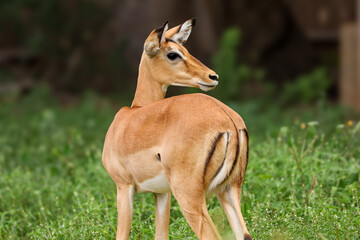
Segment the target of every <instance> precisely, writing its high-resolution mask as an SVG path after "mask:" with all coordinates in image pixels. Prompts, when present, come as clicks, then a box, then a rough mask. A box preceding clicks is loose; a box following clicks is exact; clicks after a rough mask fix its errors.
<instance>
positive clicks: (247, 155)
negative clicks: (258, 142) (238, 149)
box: [240, 128, 249, 172]
mask: <svg viewBox="0 0 360 240" xmlns="http://www.w3.org/2000/svg"><path fill="white" fill-rule="evenodd" d="M241 130H242V131H244V133H245V137H246V145H247V148H246V164H245V171H246V169H247V165H248V162H249V134H248V131H247V130H246V128H244V129H241ZM241 130H240V131H241ZM245 171H244V172H245Z"/></svg>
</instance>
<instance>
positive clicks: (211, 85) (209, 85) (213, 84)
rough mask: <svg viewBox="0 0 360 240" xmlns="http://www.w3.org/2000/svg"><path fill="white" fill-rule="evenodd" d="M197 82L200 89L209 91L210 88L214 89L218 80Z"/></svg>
mask: <svg viewBox="0 0 360 240" xmlns="http://www.w3.org/2000/svg"><path fill="white" fill-rule="evenodd" d="M197 84H198V85H199V87H200V89H201V90H203V91H209V90H211V89H214V88H215V87H216V86H217V85H218V84H219V82H218V81H213V83H211V84H208V83H203V82H197Z"/></svg>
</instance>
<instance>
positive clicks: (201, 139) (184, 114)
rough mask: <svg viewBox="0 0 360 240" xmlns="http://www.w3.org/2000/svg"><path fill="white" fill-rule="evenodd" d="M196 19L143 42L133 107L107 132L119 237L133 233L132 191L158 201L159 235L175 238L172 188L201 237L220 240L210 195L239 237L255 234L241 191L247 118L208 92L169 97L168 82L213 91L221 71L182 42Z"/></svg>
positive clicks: (105, 162)
mask: <svg viewBox="0 0 360 240" xmlns="http://www.w3.org/2000/svg"><path fill="white" fill-rule="evenodd" d="M194 25H195V19H191V20H188V21H186V22H185V23H183V24H181V25H178V26H176V27H174V28H172V29H169V30H168V24H167V23H165V25H164V26H163V27H160V28H157V29H155V30H153V31H152V32H151V33H150V35H149V36H148V38H147V39H146V41H145V44H144V51H143V54H142V57H141V62H140V66H139V75H138V82H137V87H136V93H135V97H134V100H133V102H132V105H131V107H123V108H121V109H120V111H119V112H118V113H117V114H116V116H115V118H114V120H113V122H112V124H111V126H110V128H109V130H108V132H107V135H106V139H105V143H104V149H103V157H102V161H103V165H104V167H105V169H106V170H107V172H108V173H109V174H110V176H111V178H112V179H113V180H114V182H115V183H116V187H117V208H118V226H117V233H116V239H128V237H129V234H130V226H131V217H132V211H133V195H134V194H135V193H140V192H152V193H154V195H155V199H156V207H155V209H156V211H155V226H156V230H155V239H168V229H169V218H170V192H172V193H173V195H174V197H175V199H176V200H177V202H178V203H179V206H180V209H181V211H182V213H183V215H184V217H185V218H186V220H187V222H188V223H189V225H190V227H191V228H192V230H193V231H194V232H195V234H196V235H197V237H198V238H199V239H221V236H220V234H219V232H218V230H217V229H216V227H215V224H214V223H213V221H212V220H211V218H210V216H209V213H208V210H207V207H206V195H209V194H212V193H214V194H216V195H217V197H218V199H219V201H220V203H221V206H222V207H223V209H224V211H225V213H226V215H227V218H228V220H229V223H230V225H231V228H232V229H233V231H234V233H235V236H236V239H245V240H249V239H251V236H250V234H249V232H248V230H247V229H246V226H245V221H244V218H243V216H242V213H241V207H240V194H241V185H242V182H243V180H244V175H245V170H246V166H247V160H248V143H249V141H248V134H247V131H246V127H245V124H244V121H243V120H242V118H241V117H240V116H239V115H238V114H237V113H236V112H234V111H233V110H232V109H231V108H229V107H228V106H226V105H225V104H223V103H222V102H220V101H218V100H216V99H214V98H212V97H210V96H207V95H204V94H186V95H180V96H175V97H170V98H166V99H164V97H165V93H166V91H167V88H168V86H170V85H175V86H188V87H195V88H200V89H202V90H204V91H208V90H211V89H213V88H215V87H216V85H217V84H218V81H217V80H218V75H216V73H215V72H214V71H212V70H210V69H209V68H207V67H206V66H205V65H203V64H202V63H201V62H200V61H199V60H197V59H196V58H194V57H193V56H192V55H190V54H189V52H188V51H187V50H186V48H185V47H184V46H183V44H184V43H185V42H186V40H187V39H188V37H189V35H190V33H191V30H192V28H193V27H194Z"/></svg>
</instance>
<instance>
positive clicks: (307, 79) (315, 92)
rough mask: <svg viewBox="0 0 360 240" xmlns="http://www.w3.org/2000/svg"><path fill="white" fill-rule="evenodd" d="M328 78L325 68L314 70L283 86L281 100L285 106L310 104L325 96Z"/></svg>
mask: <svg viewBox="0 0 360 240" xmlns="http://www.w3.org/2000/svg"><path fill="white" fill-rule="evenodd" d="M329 87H330V78H329V76H328V74H327V71H326V68H325V67H319V68H316V69H314V70H313V71H312V72H311V73H309V74H305V75H302V76H299V77H298V78H296V79H295V81H292V82H287V83H285V85H284V88H283V91H282V94H281V98H282V102H283V103H286V104H294V103H311V102H312V101H314V100H316V99H320V98H324V97H325V96H326V90H327V89H328V88H329Z"/></svg>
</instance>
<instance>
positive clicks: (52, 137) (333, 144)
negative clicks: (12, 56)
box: [0, 90, 360, 239]
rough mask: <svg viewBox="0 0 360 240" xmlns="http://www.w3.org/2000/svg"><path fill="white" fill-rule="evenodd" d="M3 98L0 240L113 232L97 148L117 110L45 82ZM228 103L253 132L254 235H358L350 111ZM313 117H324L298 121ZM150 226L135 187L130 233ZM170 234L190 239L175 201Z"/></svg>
mask: <svg viewBox="0 0 360 240" xmlns="http://www.w3.org/2000/svg"><path fill="white" fill-rule="evenodd" d="M0 106H1V107H0V239H114V238H115V232H116V224H117V223H116V214H117V212H116V201H115V200H116V191H115V184H114V183H113V181H112V180H111V178H110V177H109V175H108V174H107V173H106V171H105V169H104V168H103V166H102V163H101V152H102V144H103V140H104V136H105V133H106V130H107V128H108V126H109V124H110V122H111V120H112V118H113V116H114V114H115V112H116V110H115V109H114V108H112V107H110V104H109V103H107V102H106V101H104V100H102V99H99V98H97V97H94V96H92V95H90V96H88V97H86V98H85V100H83V101H82V102H80V103H78V104H76V105H74V106H71V107H60V106H59V104H57V103H56V101H54V100H52V98H51V97H50V96H49V94H48V93H47V91H43V90H38V91H37V92H35V93H34V94H31V95H29V96H27V97H25V98H23V99H21V100H20V101H15V100H12V99H11V96H10V98H9V97H6V98H2V99H1V102H0ZM232 107H233V108H235V109H236V110H237V111H238V112H239V113H241V114H242V115H243V117H244V119H245V121H246V123H247V126H248V128H249V132H250V162H249V165H248V170H247V173H246V180H245V185H244V187H243V195H242V209H243V214H244V217H245V219H246V222H247V227H248V229H249V231H250V233H251V234H252V236H253V238H254V239H359V237H360V232H359V231H360V230H359V229H360V206H359V199H360V176H359V173H360V148H359V146H360V125H359V123H357V121H355V120H356V119H353V120H354V122H353V125H352V126H348V125H347V123H346V121H345V120H346V119H347V117H345V119H344V116H347V115H346V114H345V115H344V114H343V112H342V110H341V111H338V110H334V109H330V108H323V109H327V110H323V112H322V113H321V116H320V117H319V116H318V115H317V114H315V113H314V112H312V110H306V111H303V112H302V113H297V115H296V112H291V111H287V113H286V114H285V113H284V112H281V111H278V112H276V111H275V112H273V113H265V112H264V113H258V114H257V115H256V116H254V115H255V112H254V111H252V110H251V109H253V107H252V106H251V104H250V105H249V104H248V105H241V104H232ZM279 114H280V119H282V120H277V119H278V118H279ZM276 116H277V117H276ZM326 117H328V118H326ZM321 118H322V120H321ZM309 119H312V120H315V119H316V120H317V119H320V120H321V121H320V122H319V123H318V125H317V124H316V123H309V124H306V125H305V127H304V124H303V125H302V124H301V123H302V122H303V121H308V120H309ZM267 126H268V129H267ZM281 126H283V127H281ZM301 126H302V127H303V128H302V127H301ZM314 176H315V177H316V181H315V185H313V181H314ZM312 188H313V189H312ZM310 192H311V193H310ZM208 206H209V212H210V214H211V216H212V218H213V220H214V222H215V223H216V224H217V226H218V229H219V230H220V232H221V234H222V236H223V237H224V238H226V239H233V235H232V232H231V229H230V228H229V225H228V223H227V220H226V218H225V215H224V213H223V211H222V209H221V207H220V206H219V204H218V202H217V200H216V198H209V200H208ZM154 232H155V229H154V198H153V196H152V194H137V195H135V202H134V215H133V223H132V230H131V239H153V237H154ZM169 235H170V238H172V239H196V238H195V236H194V234H193V232H192V231H191V229H190V228H189V226H188V224H187V223H186V221H185V219H184V218H183V216H182V214H181V212H180V210H179V207H178V205H177V203H176V201H175V200H174V199H173V200H172V207H171V223H170V231H169Z"/></svg>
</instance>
